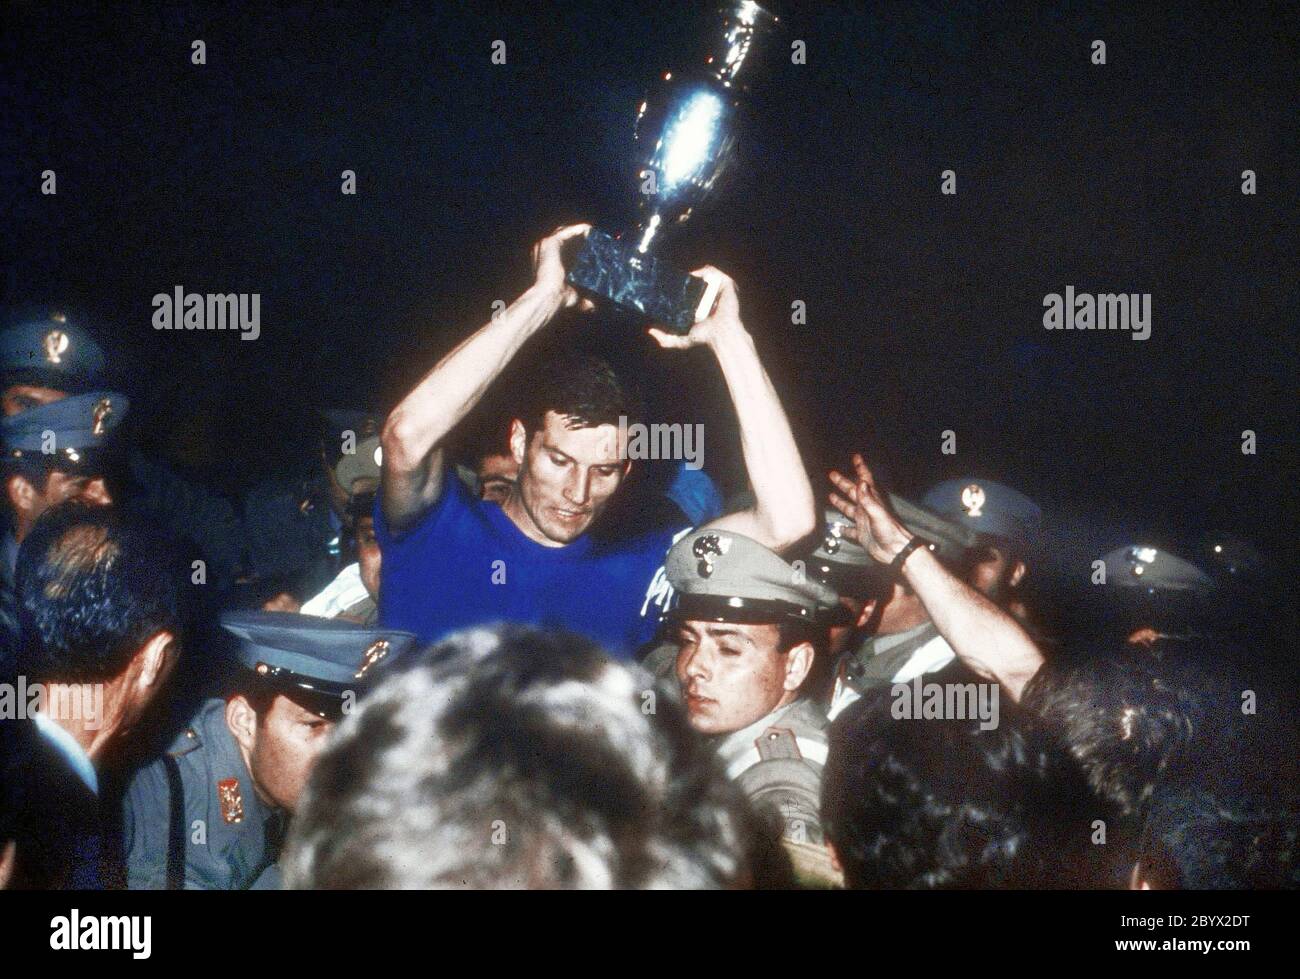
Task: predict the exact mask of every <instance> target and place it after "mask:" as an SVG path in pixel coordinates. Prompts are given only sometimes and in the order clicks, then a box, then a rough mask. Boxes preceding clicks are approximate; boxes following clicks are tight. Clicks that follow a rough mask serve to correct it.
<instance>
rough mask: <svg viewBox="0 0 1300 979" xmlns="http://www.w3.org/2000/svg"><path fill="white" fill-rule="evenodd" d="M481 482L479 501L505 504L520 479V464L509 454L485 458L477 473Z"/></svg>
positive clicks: (481, 460)
mask: <svg viewBox="0 0 1300 979" xmlns="http://www.w3.org/2000/svg"><path fill="white" fill-rule="evenodd" d="M475 475H477V476H478V482H479V487H480V489H479V499H481V500H491V501H492V502H493V503H505V501H506V498H507V497H508V496H509V495H510V490H511V489H512V488H513V487H514V485H515V481H516V480H517V479H518V478H519V463H517V462H515V457H514V456H512V455H510V454H509V453H500V454H497V455H488V456H484V457H483V458H482V459H480V460H479V463H478V470H477V472H476V473H475Z"/></svg>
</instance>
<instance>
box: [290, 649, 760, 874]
mask: <svg viewBox="0 0 1300 979" xmlns="http://www.w3.org/2000/svg"><path fill="white" fill-rule="evenodd" d="M758 834H759V824H758V823H757V822H756V817H754V815H753V813H752V810H750V808H749V806H748V804H747V802H746V801H745V799H744V797H743V795H742V794H741V793H740V790H739V789H738V788H737V787H736V786H735V785H734V784H733V783H732V782H731V781H730V780H729V779H727V777H726V775H725V773H724V772H723V771H722V770H721V767H720V764H719V762H718V759H717V757H716V754H715V753H714V752H713V750H712V749H711V748H710V746H708V745H707V744H705V743H704V742H703V741H702V740H701V739H700V738H698V737H697V736H696V735H695V734H694V732H693V731H692V730H691V728H690V726H689V724H688V723H687V721H686V718H685V715H684V713H683V712H682V710H681V708H680V706H679V705H677V704H676V703H674V702H673V700H672V698H671V697H669V696H666V695H664V694H662V693H657V692H656V691H655V690H654V687H653V681H652V680H651V678H650V677H649V676H648V675H647V674H645V673H643V672H641V671H640V670H638V669H636V668H634V667H628V666H624V665H622V664H619V663H617V662H615V661H613V660H611V659H609V658H608V657H607V656H606V655H605V654H604V653H603V652H601V651H600V650H599V649H598V648H597V647H596V646H594V645H593V644H592V643H590V642H589V641H587V640H585V639H581V638H578V637H575V636H572V635H568V634H565V633H555V632H541V631H537V630H533V629H525V628H520V627H513V626H506V627H500V628H497V629H475V630H471V631H467V632H463V633H460V634H458V635H456V636H453V637H451V638H450V639H448V640H447V641H445V642H443V643H440V644H439V645H437V646H435V647H433V648H432V649H430V650H429V651H427V652H426V653H425V654H424V655H423V656H422V657H420V658H418V659H416V660H415V661H414V662H412V663H410V664H408V665H406V666H405V667H404V668H402V669H400V670H399V671H398V672H396V673H394V674H393V675H391V676H389V677H387V678H386V679H385V680H384V681H383V682H382V683H381V684H380V686H379V687H377V688H376V689H375V690H374V691H373V692H371V693H369V694H368V695H367V696H366V697H365V698H364V699H363V700H362V701H361V703H360V704H359V705H358V707H357V709H356V710H354V711H353V712H351V714H349V715H348V716H347V717H345V718H344V720H343V722H342V724H341V725H340V726H339V728H338V730H337V731H336V733H335V736H334V738H333V740H332V742H331V744H330V746H329V747H327V748H326V749H325V751H324V753H323V754H322V755H321V757H320V759H319V760H318V762H317V765H316V768H315V769H314V771H313V774H312V777H311V780H310V782H309V783H308V786H307V789H306V792H305V795H304V797H303V801H302V804H301V806H300V807H299V811H298V813H297V815H296V816H295V819H294V825H293V829H292V832H291V837H290V840H289V843H288V846H287V848H286V853H285V858H284V861H283V864H284V867H285V875H286V876H285V879H286V882H287V883H288V885H289V886H291V887H298V888H363V889H364V888H384V889H388V888H393V889H396V888H431V887H432V888H443V887H446V888H566V889H567V888H575V889H585V888H599V889H603V888H658V887H688V888H707V887H725V886H734V885H737V884H740V883H745V882H748V881H749V880H751V879H752V877H756V876H759V873H760V871H759V868H757V867H756V866H755V863H756V862H757V861H758V858H757V857H756V856H755V854H756V852H757V851H759V850H761V849H762V845H761V844H760V843H758V842H757V841H758V839H759V836H758Z"/></svg>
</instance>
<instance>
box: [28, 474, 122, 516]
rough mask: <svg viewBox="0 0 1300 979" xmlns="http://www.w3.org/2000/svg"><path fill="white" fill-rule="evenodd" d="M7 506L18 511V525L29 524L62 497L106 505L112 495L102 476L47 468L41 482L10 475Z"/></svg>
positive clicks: (56, 503)
mask: <svg viewBox="0 0 1300 979" xmlns="http://www.w3.org/2000/svg"><path fill="white" fill-rule="evenodd" d="M7 488H8V493H9V502H10V505H12V506H13V507H14V509H15V510H16V511H17V512H18V514H19V521H20V524H21V525H26V526H30V525H31V524H33V523H35V522H36V520H37V519H39V518H40V516H41V514H43V513H44V512H45V511H46V510H48V509H50V508H51V507H54V506H57V505H58V504H60V503H62V502H64V501H65V500H74V499H75V500H81V501H82V502H83V503H87V504H89V505H91V506H109V505H111V504H112V502H113V497H112V494H111V493H110V492H109V490H108V486H107V484H106V483H105V482H104V477H103V476H88V475H83V474H80V473H68V472H63V471H61V470H58V469H54V470H51V471H50V474H49V475H48V476H47V477H46V479H45V485H44V486H39V485H35V484H33V483H31V482H30V481H28V480H27V479H25V478H24V477H22V476H15V477H12V478H11V480H10V482H9V484H8V487H7Z"/></svg>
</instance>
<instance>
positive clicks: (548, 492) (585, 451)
mask: <svg viewBox="0 0 1300 979" xmlns="http://www.w3.org/2000/svg"><path fill="white" fill-rule="evenodd" d="M510 444H511V449H512V451H513V454H514V457H515V459H516V460H517V461H518V462H519V483H518V487H517V490H516V494H515V497H512V499H511V500H510V501H508V502H507V506H506V512H507V513H508V514H510V516H511V519H513V520H514V521H515V523H516V524H517V525H518V526H519V529H520V530H522V531H523V532H524V533H525V534H527V535H528V536H529V537H531V538H532V539H533V540H535V541H537V542H538V543H539V544H545V545H547V546H550V547H559V546H560V545H563V544H568V543H570V542H571V541H573V540H576V539H577V538H578V537H579V536H580V535H581V534H582V533H583V532H584V531H585V530H586V529H587V528H588V527H590V526H591V523H592V521H593V520H595V519H596V517H598V516H599V515H600V513H601V511H602V510H604V509H605V505H606V504H607V503H608V502H609V498H610V497H611V496H613V495H614V491H615V490H617V489H618V487H619V484H620V483H622V482H623V477H624V476H625V475H626V474H627V471H628V464H627V462H626V461H625V460H624V459H623V457H622V455H623V454H622V452H621V448H620V446H619V439H618V429H617V428H616V427H615V426H613V425H597V426H596V427H594V428H569V427H568V426H567V425H566V424H565V420H564V418H562V417H561V416H560V415H558V414H556V413H555V412H553V411H548V412H547V413H546V420H545V423H544V425H543V426H542V428H541V430H540V431H537V432H533V433H531V435H528V434H527V433H526V432H525V431H524V427H523V425H522V424H521V423H520V422H518V421H516V422H515V423H514V427H513V428H512V430H511V436H510ZM516 499H517V501H518V504H519V505H518V506H517V507H516V505H515V501H516Z"/></svg>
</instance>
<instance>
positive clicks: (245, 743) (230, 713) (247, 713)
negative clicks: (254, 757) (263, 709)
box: [226, 693, 257, 755]
mask: <svg viewBox="0 0 1300 979" xmlns="http://www.w3.org/2000/svg"><path fill="white" fill-rule="evenodd" d="M226 727H228V728H229V729H230V734H231V736H232V737H233V738H234V739H235V743H236V744H237V745H239V747H240V748H241V749H242V750H243V752H244V754H245V755H251V754H252V753H253V746H254V745H255V744H256V743H257V711H255V710H253V705H252V704H250V703H249V702H248V698H247V697H245V696H244V695H243V694H238V693H237V694H235V695H234V696H233V697H231V698H230V699H229V700H227V701H226Z"/></svg>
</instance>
